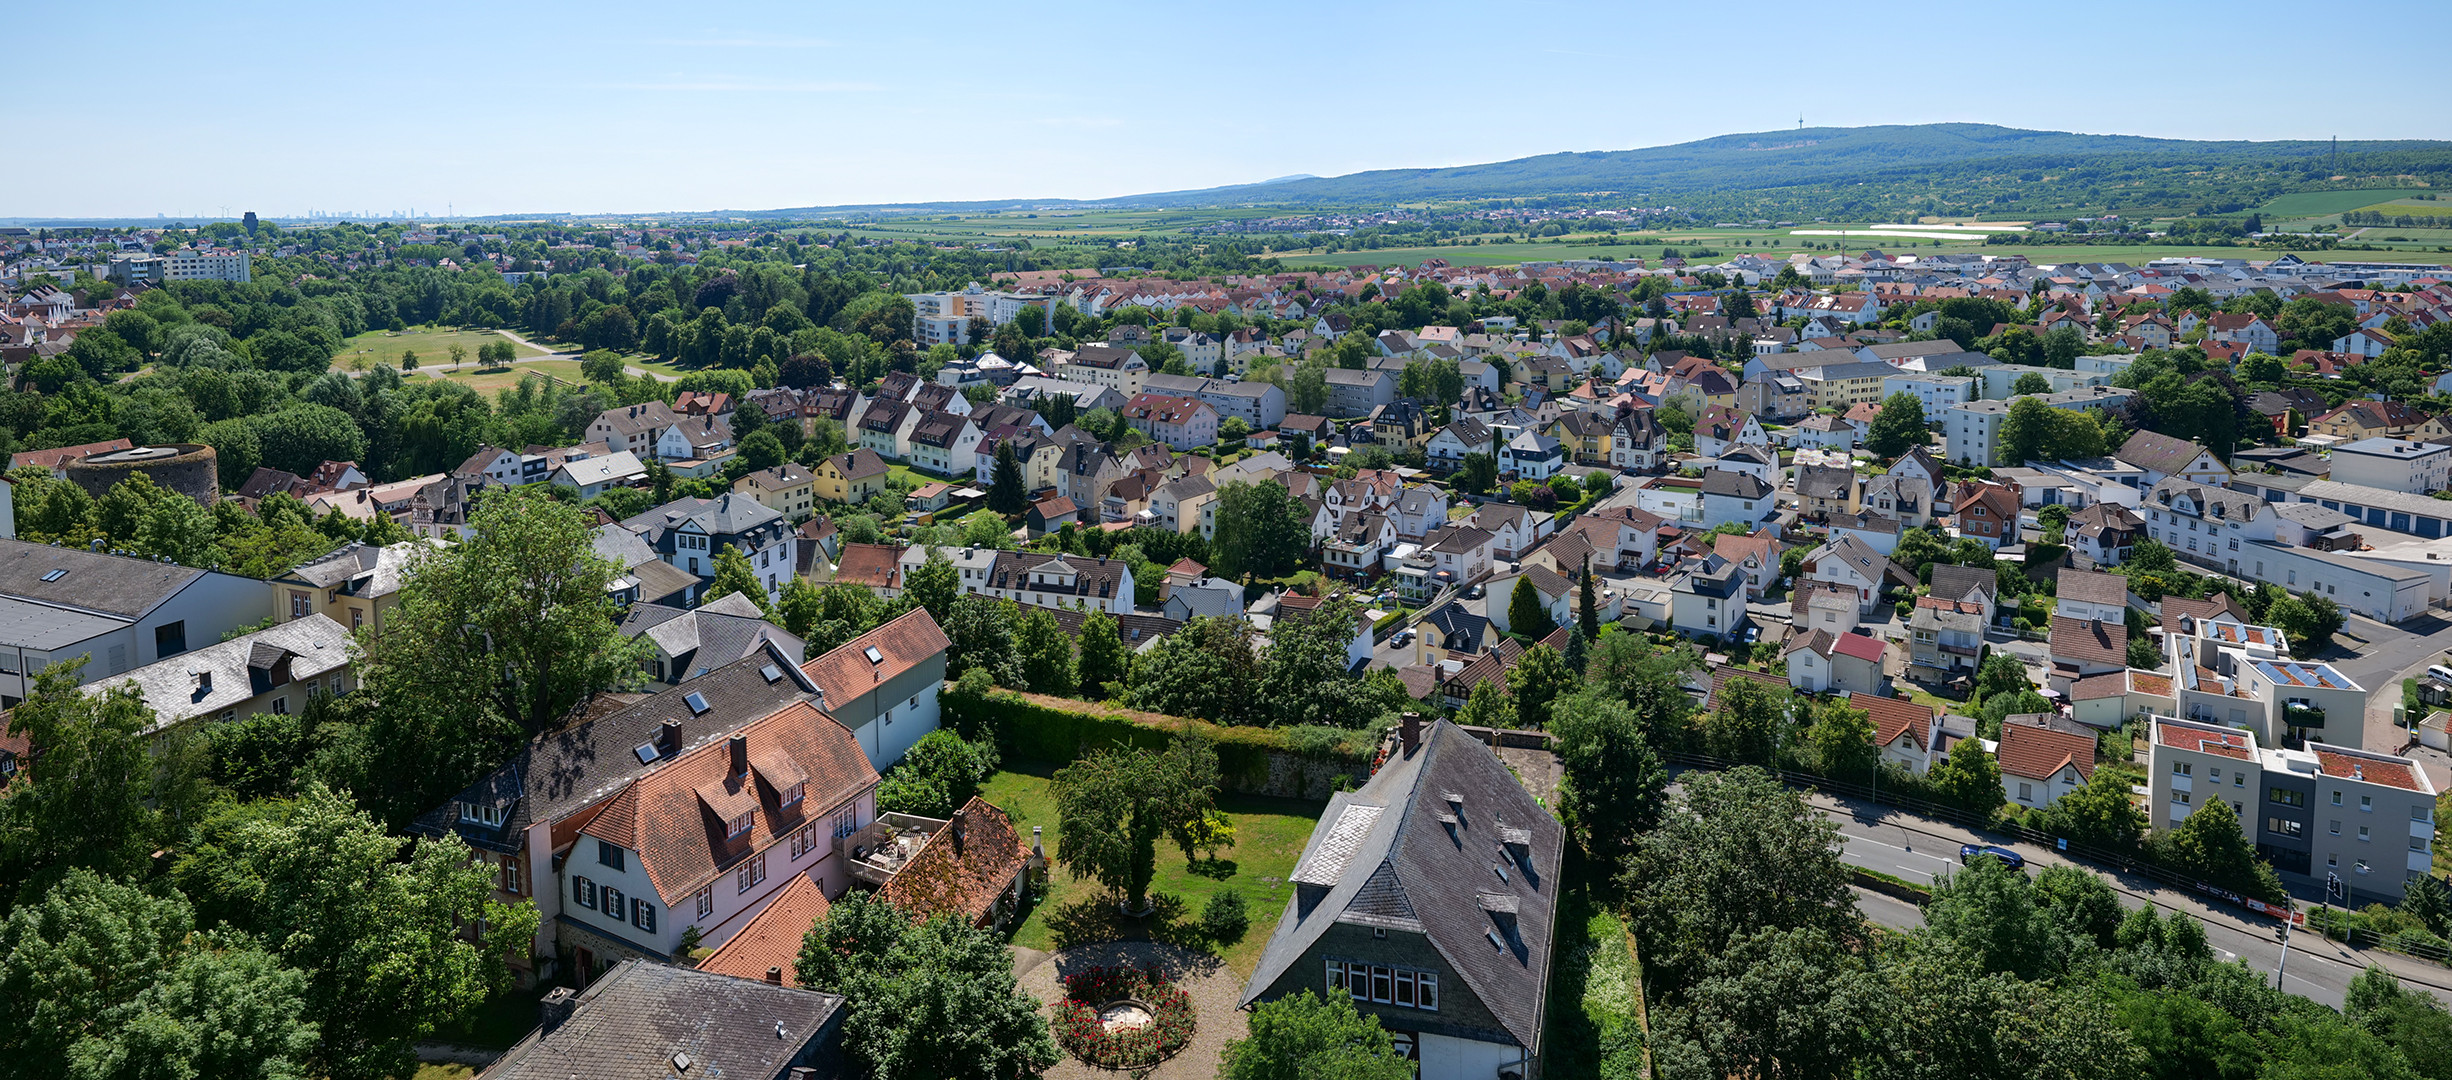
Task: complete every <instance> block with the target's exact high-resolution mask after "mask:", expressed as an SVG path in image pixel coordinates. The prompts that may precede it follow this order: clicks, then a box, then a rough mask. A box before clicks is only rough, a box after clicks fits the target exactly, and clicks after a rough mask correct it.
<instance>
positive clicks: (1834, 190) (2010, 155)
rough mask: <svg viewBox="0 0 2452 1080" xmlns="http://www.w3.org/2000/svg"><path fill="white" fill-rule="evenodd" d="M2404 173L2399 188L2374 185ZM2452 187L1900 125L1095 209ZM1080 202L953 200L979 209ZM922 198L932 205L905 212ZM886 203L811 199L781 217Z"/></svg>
mask: <svg viewBox="0 0 2452 1080" xmlns="http://www.w3.org/2000/svg"><path fill="white" fill-rule="evenodd" d="M2376 180H2390V181H2392V183H2390V184H2378V183H2374V182H2373V181H2376ZM2411 182H2417V183H2425V184H2445V183H2452V142H2444V141H2431V140H2416V139H2399V140H2377V141H2344V142H2342V143H2340V144H2339V145H2338V146H2336V145H2335V144H2334V143H2332V142H2330V141H2326V140H2293V141H2274V142H2203V141H2193V140H2186V139H2155V138H2147V137H2143V136H2137V135H2081V134H2074V133H2070V132H2064V131H2029V130H2024V129H2019V128H2008V127H2000V126H1997V125H1992V124H1892V125H1883V126H1878V127H1856V128H1802V129H1798V130H1794V131H1767V132H1757V133H1754V134H1746V135H1722V136H1718V137H1716V138H1710V139H1702V140H1699V141H1696V142H1687V143H1678V144H1675V145H1672V146H1653V147H1645V148H1642V149H1637V150H1605V151H1589V152H1574V153H1558V154H1543V155H1540V156H1537V157H1528V158H1518V159H1515V160H1513V161H1499V162H1491V163H1488V164H1481V165H1463V166H1457V167H1454V168H1442V169H1375V170H1371V171H1368V172H1358V173H1350V174H1347V175H1344V176H1330V177H1307V178H1289V179H1283V180H1272V181H1262V182H1259V183H1250V184H1236V185H1232V186H1221V187H1214V188H1204V189H1200V190H1193V191H1170V192H1159V193H1153V194H1143V195H1131V196H1123V197H1118V198H1112V199H1104V200H1095V201H1092V202H1086V203H1084V204H1085V205H1101V206H1124V207H1131V206H1141V207H1186V206H1214V205H1289V206H1294V205H1310V206H1321V205H1367V204H1374V203H1389V202H1418V201H1451V200H1484V199H1560V200H1563V201H1569V202H1572V201H1577V200H1584V199H1600V200H1604V201H1609V202H1615V203H1625V202H1627V201H1628V199H1629V198H1633V199H1634V201H1635V202H1636V203H1638V204H1640V205H1650V206H1658V205H1676V206H1679V207H1682V208H1686V209H1690V210H1696V211H1710V212H1712V213H1715V214H1720V215H1725V216H1730V217H1735V216H1738V215H1746V214H1751V215H1757V216H1774V217H1804V218H1811V217H1828V218H1831V219H1833V220H1839V219H1842V218H1870V217H1878V216H1886V215H1906V214H1924V213H1930V214H1947V215H1966V214H1975V213H1986V212H1992V213H1997V214H2003V215H2012V216H2015V215H2035V214H2057V213H2061V212H2064V211H2066V212H2079V211H2090V210H2112V211H2120V212H2154V211H2161V212H2180V213H2190V212H2207V211H2210V212H2215V213H2221V212H2228V211H2233V210H2239V209H2245V208H2246V207H2250V206H2254V205H2257V204H2258V203H2261V202H2263V201H2265V200H2267V199H2270V198H2272V197H2273V196H2275V195H2278V194H2281V193H2283V192H2285V191H2305V190H2311V189H2320V188H2325V187H2332V186H2340V187H2377V186H2400V185H2404V184H2408V183H2411ZM1067 201H1068V200H1035V201H1034V200H1012V201H1000V202H975V203H963V204H953V203H947V204H943V206H944V207H945V208H949V209H950V208H955V207H956V206H959V207H961V208H966V209H991V208H1003V207H1019V206H1024V205H1030V206H1047V205H1054V204H1057V203H1060V202H1067ZM906 208H907V209H922V207H916V206H914V207H906ZM850 209H878V208H852V207H804V208H799V209H794V210H774V211H766V212H765V214H767V215H772V216H776V217H793V216H809V215H811V214H813V213H817V212H820V211H839V210H850Z"/></svg>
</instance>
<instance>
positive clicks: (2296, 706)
mask: <svg viewBox="0 0 2452 1080" xmlns="http://www.w3.org/2000/svg"><path fill="white" fill-rule="evenodd" d="M2282 722H2283V723H2285V724H2288V725H2290V726H2291V727H2294V728H2320V727H2323V726H2324V709H2323V708H2321V707H2319V706H2315V705H2303V704H2300V703H2299V702H2296V701H2293V702H2289V703H2287V704H2285V705H2283V706H2282Z"/></svg>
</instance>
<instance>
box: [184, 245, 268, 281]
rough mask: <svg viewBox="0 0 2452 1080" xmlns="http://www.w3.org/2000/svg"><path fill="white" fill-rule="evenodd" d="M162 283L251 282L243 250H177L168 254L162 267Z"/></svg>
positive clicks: (245, 254) (252, 278)
mask: <svg viewBox="0 0 2452 1080" xmlns="http://www.w3.org/2000/svg"><path fill="white" fill-rule="evenodd" d="M162 278H163V280H165V281H237V282H247V281H252V280H254V277H253V274H252V272H251V271H250V269H249V265H248V259H247V253H246V252H244V251H215V250H197V249H193V248H186V249H181V250H179V251H174V252H171V253H170V256H169V259H168V260H167V265H166V266H165V267H164V268H163V271H162Z"/></svg>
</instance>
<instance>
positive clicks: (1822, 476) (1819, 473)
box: [1796, 465, 1856, 501]
mask: <svg viewBox="0 0 2452 1080" xmlns="http://www.w3.org/2000/svg"><path fill="white" fill-rule="evenodd" d="M1855 490H1856V473H1855V471H1854V470H1851V469H1834V468H1830V467H1827V466H1822V465H1807V466H1805V467H1804V468H1801V469H1798V470H1797V471H1796V494H1797V497H1798V498H1800V499H1838V500H1841V501H1845V500H1846V499H1847V497H1848V496H1849V495H1850V494H1852V493H1853V492H1854V491H1855Z"/></svg>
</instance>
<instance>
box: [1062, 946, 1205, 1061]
mask: <svg viewBox="0 0 2452 1080" xmlns="http://www.w3.org/2000/svg"><path fill="white" fill-rule="evenodd" d="M1055 1029H1056V1042H1057V1043H1058V1044H1060V1045H1062V1046H1063V1047H1064V1049H1065V1052H1067V1053H1069V1054H1071V1055H1073V1056H1074V1057H1076V1058H1079V1059H1081V1061H1082V1062H1083V1063H1085V1064H1088V1065H1094V1066H1097V1067H1099V1068H1102V1069H1119V1070H1137V1069H1146V1068H1149V1067H1150V1066H1153V1065H1156V1064H1158V1063H1159V1062H1161V1061H1165V1060H1166V1059H1168V1058H1171V1057H1174V1056H1175V1055H1176V1054H1177V1053H1179V1052H1181V1051H1182V1050H1183V1048H1184V1047H1185V1046H1186V1045H1189V1044H1190V1043H1191V1041H1192V998H1191V995H1189V994H1186V993H1184V992H1183V990H1182V989H1181V988H1180V987H1177V986H1176V985H1175V984H1174V983H1173V982H1171V981H1169V980H1168V979H1167V977H1166V976H1165V975H1164V974H1162V973H1160V972H1159V971H1158V970H1157V969H1156V968H1130V967H1094V968H1090V969H1087V970H1085V971H1080V972H1076V973H1074V974H1071V975H1067V976H1065V977H1064V1000H1063V1001H1062V1002H1059V1003H1057V1005H1056V1023H1055Z"/></svg>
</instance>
